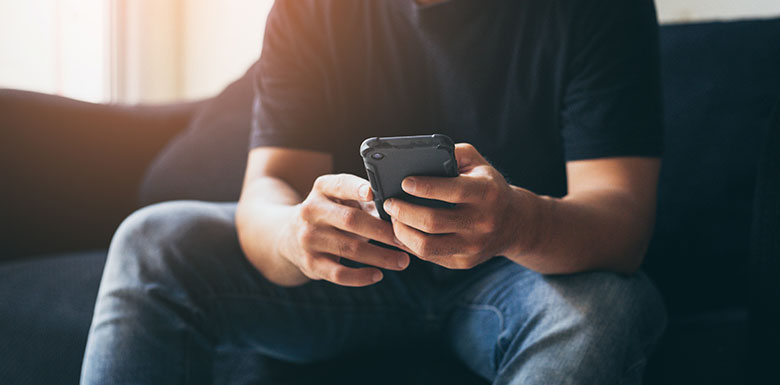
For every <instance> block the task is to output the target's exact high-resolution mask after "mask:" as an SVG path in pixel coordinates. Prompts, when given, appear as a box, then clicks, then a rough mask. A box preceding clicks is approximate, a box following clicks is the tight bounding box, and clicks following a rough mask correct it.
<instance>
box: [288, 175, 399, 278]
mask: <svg viewBox="0 0 780 385" xmlns="http://www.w3.org/2000/svg"><path fill="white" fill-rule="evenodd" d="M372 199H373V196H372V192H371V188H370V185H369V182H368V181H367V180H365V179H362V178H359V177H357V176H355V175H349V174H338V175H322V176H320V177H318V178H317V180H316V181H315V182H314V186H313V187H312V189H311V192H310V193H309V195H308V196H307V197H306V199H305V200H304V201H303V202H301V203H300V204H298V205H296V206H295V210H294V215H293V218H291V220H290V221H289V222H288V223H287V225H286V226H285V228H284V229H283V230H282V234H281V236H280V237H279V239H278V244H277V245H276V246H277V248H276V250H277V254H278V255H280V256H282V257H283V258H285V259H287V260H288V261H289V262H291V263H292V264H293V265H295V266H296V267H298V268H299V269H300V271H301V273H303V274H304V275H305V276H306V277H308V278H309V279H313V280H326V281H330V282H333V283H335V284H339V285H343V286H367V285H371V284H374V283H376V282H379V281H380V280H381V279H382V272H381V271H380V270H379V269H377V267H379V268H383V269H388V270H403V269H405V268H406V267H407V266H408V265H409V255H408V254H406V253H404V252H401V251H395V250H390V249H387V248H383V247H380V246H376V245H373V244H370V243H368V240H369V239H373V240H376V241H379V242H382V243H385V244H388V245H397V246H402V245H401V244H400V242H399V241H398V240H397V239H396V238H395V235H394V233H393V227H392V225H391V224H390V223H388V222H386V221H383V220H381V219H379V218H377V217H375V216H373V215H371V214H370V213H368V212H366V211H365V210H363V209H361V208H360V207H362V206H363V205H362V203H366V202H371V201H372ZM340 258H346V259H348V260H351V261H355V262H360V263H362V264H365V265H367V266H370V267H360V268H351V267H347V266H344V265H342V264H341V263H339V259H340Z"/></svg>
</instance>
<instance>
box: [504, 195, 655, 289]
mask: <svg viewBox="0 0 780 385" xmlns="http://www.w3.org/2000/svg"><path fill="white" fill-rule="evenodd" d="M514 190H515V197H516V199H518V200H526V201H525V202H522V203H519V201H518V204H514V205H512V207H514V208H521V207H530V208H531V209H528V210H526V211H527V212H517V213H515V217H516V218H517V221H516V222H515V226H514V227H515V228H514V229H511V230H510V231H513V233H514V234H516V235H517V236H515V237H514V239H516V241H515V242H513V243H512V245H511V246H510V248H509V250H508V251H507V253H506V257H507V258H509V259H511V260H513V261H515V262H516V263H519V264H521V265H523V266H526V267H528V268H529V269H532V270H534V271H537V272H540V273H543V274H569V273H576V272H582V271H589V270H606V271H614V272H619V273H632V272H634V271H635V270H636V269H637V268H638V267H639V265H640V264H641V261H642V257H643V255H644V252H645V249H646V247H647V243H648V241H649V238H650V234H651V231H652V226H653V216H654V213H653V211H654V210H653V211H650V209H653V208H649V209H648V208H646V207H644V206H642V205H640V204H639V203H638V202H636V201H635V200H634V199H633V198H632V196H631V194H628V193H625V192H622V191H619V190H594V191H587V192H580V193H578V194H576V195H569V196H567V197H564V198H560V199H558V198H550V197H543V196H537V195H533V194H529V193H528V192H527V191H521V190H520V189H518V188H514ZM528 200H532V202H528ZM648 211H649V212H648Z"/></svg>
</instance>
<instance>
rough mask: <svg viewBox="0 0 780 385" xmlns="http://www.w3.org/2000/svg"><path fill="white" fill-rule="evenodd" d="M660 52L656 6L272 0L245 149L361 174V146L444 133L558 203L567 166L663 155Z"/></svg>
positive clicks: (643, 0) (560, 0) (533, 0)
mask: <svg viewBox="0 0 780 385" xmlns="http://www.w3.org/2000/svg"><path fill="white" fill-rule="evenodd" d="M658 50H659V48H658V25H657V21H656V15H655V8H654V5H653V2H652V0H522V1H521V0H449V1H444V2H441V3H438V4H435V5H432V6H420V5H418V4H417V3H416V2H415V1H414V0H277V1H276V3H275V5H274V7H273V9H272V11H271V13H270V14H269V16H268V21H267V25H266V34H265V42H264V44H263V52H262V55H261V58H260V62H259V65H258V66H257V72H256V73H255V86H256V99H255V106H254V107H255V108H254V119H253V129H252V130H253V131H252V138H251V146H252V147H257V146H278V147H290V148H298V149H307V150H315V151H322V152H329V153H332V154H333V156H334V159H335V168H336V171H337V172H349V173H353V174H356V175H360V176H364V175H365V171H364V169H363V167H362V162H361V159H360V156H359V154H358V150H359V145H360V143H361V142H362V141H363V140H364V139H365V138H367V137H371V136H393V135H421V134H430V133H443V134H446V135H449V136H450V137H452V138H453V140H455V141H456V142H469V143H471V144H473V145H474V146H476V148H477V149H478V150H479V151H480V152H481V153H482V154H483V155H485V157H486V158H487V159H488V160H490V161H491V163H492V164H493V165H494V166H495V167H496V168H497V169H499V170H500V171H501V172H503V173H504V175H505V176H506V177H507V179H508V180H509V181H510V182H511V183H513V184H515V185H518V186H521V187H525V188H528V189H530V190H532V191H534V192H536V193H539V194H547V195H552V196H562V195H565V192H566V179H565V175H566V174H565V167H564V166H565V161H568V160H579V159H591V158H603V157H613V156H652V157H655V156H659V155H660V152H661V142H662V126H661V111H660V85H659V83H660V82H659V64H658V56H659V53H658Z"/></svg>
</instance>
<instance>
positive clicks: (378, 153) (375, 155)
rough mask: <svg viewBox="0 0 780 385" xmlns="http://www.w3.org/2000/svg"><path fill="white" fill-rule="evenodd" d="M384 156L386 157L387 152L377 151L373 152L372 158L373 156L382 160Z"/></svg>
mask: <svg viewBox="0 0 780 385" xmlns="http://www.w3.org/2000/svg"><path fill="white" fill-rule="evenodd" d="M384 157H385V154H382V153H381V152H375V153H373V154H371V158H373V159H374V160H381V159H382V158H384Z"/></svg>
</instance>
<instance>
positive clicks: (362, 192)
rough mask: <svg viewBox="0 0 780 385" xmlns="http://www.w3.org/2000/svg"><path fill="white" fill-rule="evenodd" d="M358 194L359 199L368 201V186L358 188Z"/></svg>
mask: <svg viewBox="0 0 780 385" xmlns="http://www.w3.org/2000/svg"><path fill="white" fill-rule="evenodd" d="M358 194H360V197H361V198H363V199H368V185H367V184H364V185H362V186H360V189H359V190H358Z"/></svg>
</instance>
